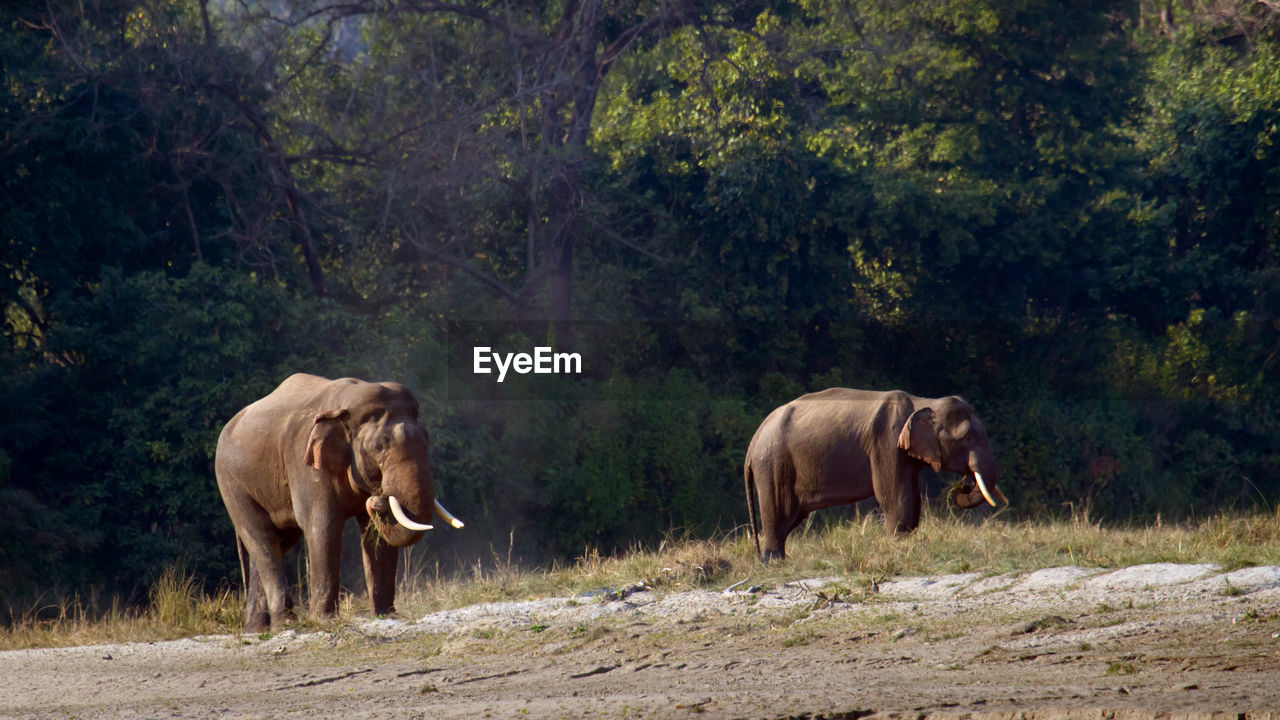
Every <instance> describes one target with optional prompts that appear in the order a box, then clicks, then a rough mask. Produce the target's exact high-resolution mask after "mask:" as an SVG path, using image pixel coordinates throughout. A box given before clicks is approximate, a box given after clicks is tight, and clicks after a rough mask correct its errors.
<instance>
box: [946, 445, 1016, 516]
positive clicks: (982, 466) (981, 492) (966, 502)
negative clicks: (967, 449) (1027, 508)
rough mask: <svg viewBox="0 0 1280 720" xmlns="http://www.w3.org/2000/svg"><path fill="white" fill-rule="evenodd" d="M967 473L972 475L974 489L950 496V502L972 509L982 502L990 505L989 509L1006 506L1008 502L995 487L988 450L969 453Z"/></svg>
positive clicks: (992, 461)
mask: <svg viewBox="0 0 1280 720" xmlns="http://www.w3.org/2000/svg"><path fill="white" fill-rule="evenodd" d="M969 472H970V473H972V474H973V479H974V487H973V488H971V489H970V490H968V491H967V492H960V493H956V494H955V495H953V496H952V501H953V502H954V503H955V504H956V505H957V506H959V507H961V508H972V507H977V506H978V505H981V504H982V503H983V502H986V503H987V504H989V505H991V507H999V506H1000V504H1004V505H1008V504H1009V500H1008V499H1007V498H1006V497H1005V496H1004V493H1002V492H1000V488H999V487H997V486H996V478H997V477H998V472H997V471H996V462H995V458H994V457H993V456H992V454H991V451H989V450H974V451H973V452H971V453H969Z"/></svg>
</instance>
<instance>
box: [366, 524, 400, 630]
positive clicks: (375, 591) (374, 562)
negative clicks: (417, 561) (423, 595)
mask: <svg viewBox="0 0 1280 720" xmlns="http://www.w3.org/2000/svg"><path fill="white" fill-rule="evenodd" d="M360 547H361V549H362V550H363V554H364V583H365V587H366V588H368V589H369V603H370V604H371V605H372V606H373V614H374V615H391V614H392V613H394V612H395V611H396V567H397V565H398V564H399V560H400V549H399V548H395V547H391V546H390V545H388V544H387V543H386V542H385V541H384V540H382V538H380V537H378V534H377V533H375V532H371V531H369V530H366V531H365V533H364V534H363V535H361V537H360Z"/></svg>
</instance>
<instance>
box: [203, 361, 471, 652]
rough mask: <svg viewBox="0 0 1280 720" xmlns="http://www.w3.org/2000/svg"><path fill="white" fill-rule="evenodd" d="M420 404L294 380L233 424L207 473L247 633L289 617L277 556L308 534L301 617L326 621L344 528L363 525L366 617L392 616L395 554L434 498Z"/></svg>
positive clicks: (337, 383)
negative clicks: (230, 528)
mask: <svg viewBox="0 0 1280 720" xmlns="http://www.w3.org/2000/svg"><path fill="white" fill-rule="evenodd" d="M428 444H429V438H428V436H427V431H426V430H424V429H423V427H422V426H421V425H419V424H418V401H417V399H416V398H415V397H414V395H413V392H412V391H410V390H409V388H407V387H405V386H404V385H400V384H398V383H390V382H384V383H371V382H365V381H363V380H356V379H353V378H342V379H340V380H328V379H325V378H322V377H316V376H314V375H303V374H298V375H293V376H291V377H290V378H288V379H287V380H285V381H284V382H282V383H280V386H279V387H277V388H276V389H275V390H274V391H272V392H271V394H270V395H267V396H266V397H264V398H262V399H261V400H258V401H257V402H254V403H252V404H250V405H249V406H248V407H246V408H244V409H243V410H241V411H240V412H239V413H237V414H236V416H235V417H233V418H231V420H230V422H228V423H227V424H226V427H224V428H223V429H222V434H221V435H219V437H218V449H217V455H216V456H215V460H214V470H215V472H216V474H217V476H218V490H219V491H220V492H221V493H222V501H223V503H225V504H226V506H227V513H228V514H229V515H230V516H231V522H232V524H234V525H235V529H236V545H237V549H238V551H239V555H240V572H241V577H242V579H243V581H244V584H245V630H246V631H248V632H259V631H261V630H264V629H266V628H267V627H268V625H270V627H272V628H278V627H280V626H281V625H283V624H285V623H287V622H289V621H291V620H292V619H293V609H292V606H293V601H292V599H291V598H290V597H289V593H288V586H287V584H286V582H285V568H284V554H285V553H286V552H288V551H289V550H290V548H292V547H293V546H294V545H296V544H297V542H298V540H299V538H306V541H307V560H308V568H309V576H308V583H309V585H310V590H311V612H312V614H313V615H315V616H317V617H327V616H331V615H333V614H334V612H335V611H336V610H337V607H338V565H339V560H340V558H341V554H342V528H343V525H344V524H345V523H346V521H347V519H348V518H352V517H354V518H356V520H357V522H359V524H360V526H361V527H362V528H364V533H363V536H362V540H361V546H362V549H363V551H364V575H365V583H366V585H367V587H368V590H369V598H370V601H371V603H372V605H373V612H374V613H375V614H378V615H385V614H390V613H392V612H394V611H395V580H396V565H397V563H398V559H399V553H400V550H399V548H402V547H406V546H408V545H412V544H414V543H415V542H417V541H418V540H420V539H421V538H422V534H423V532H424V531H426V530H430V529H431V526H430V525H428V524H426V523H427V521H429V520H430V518H431V514H432V511H433V510H434V511H435V512H436V513H437V514H439V515H440V516H441V517H443V518H444V519H445V520H446V521H448V522H449V523H450V524H452V525H453V526H454V527H459V528H460V527H462V523H461V522H460V521H458V520H457V519H456V518H454V517H453V516H452V515H450V514H449V512H448V511H447V510H445V509H444V508H443V507H442V506H441V505H440V503H439V502H438V501H437V500H436V499H435V487H434V484H433V482H432V477H431V468H430V463H429V458H428Z"/></svg>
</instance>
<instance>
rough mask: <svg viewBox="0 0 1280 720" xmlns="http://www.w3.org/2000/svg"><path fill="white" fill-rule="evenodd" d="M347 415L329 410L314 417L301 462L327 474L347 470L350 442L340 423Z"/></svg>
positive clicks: (345, 430) (344, 412)
mask: <svg viewBox="0 0 1280 720" xmlns="http://www.w3.org/2000/svg"><path fill="white" fill-rule="evenodd" d="M348 414H349V413H348V412H347V411H346V410H330V411H328V412H323V413H320V414H319V415H316V419H315V423H314V424H313V425H312V426H311V435H310V436H308V437H307V454H306V456H305V457H304V458H303V460H302V461H303V462H305V463H306V464H308V465H310V466H311V467H313V468H315V469H317V470H323V471H325V472H328V473H341V472H343V471H345V470H346V469H347V465H349V464H351V460H350V458H351V441H350V440H348V439H347V428H346V427H345V426H343V424H342V421H343V420H345V419H347V415H348Z"/></svg>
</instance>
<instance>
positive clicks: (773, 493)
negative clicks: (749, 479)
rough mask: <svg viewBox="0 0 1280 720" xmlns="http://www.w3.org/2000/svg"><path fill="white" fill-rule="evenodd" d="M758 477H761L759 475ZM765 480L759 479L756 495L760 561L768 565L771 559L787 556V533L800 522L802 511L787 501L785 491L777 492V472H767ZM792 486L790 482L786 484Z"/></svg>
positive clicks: (781, 558) (782, 558)
mask: <svg viewBox="0 0 1280 720" xmlns="http://www.w3.org/2000/svg"><path fill="white" fill-rule="evenodd" d="M756 477H761V476H760V475H757V476H756ZM764 477H765V478H766V479H765V480H764V481H763V482H760V481H759V480H757V482H758V483H759V485H758V486H757V489H756V497H757V499H758V500H759V502H760V561H761V562H763V563H764V564H765V565H768V564H769V562H770V561H771V560H775V559H776V560H785V559H786V557H787V535H789V534H791V531H792V530H793V529H794V528H795V526H796V525H797V524H798V518H799V515H800V513H798V512H796V509H795V508H794V507H793V505H794V503H788V502H786V498H785V497H784V496H783V495H784V494H783V493H779V492H777V490H776V488H777V485H778V482H779V481H778V479H777V478H776V476H775V474H773V473H769V474H765V475H764ZM786 485H787V487H790V483H787V484H786Z"/></svg>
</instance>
